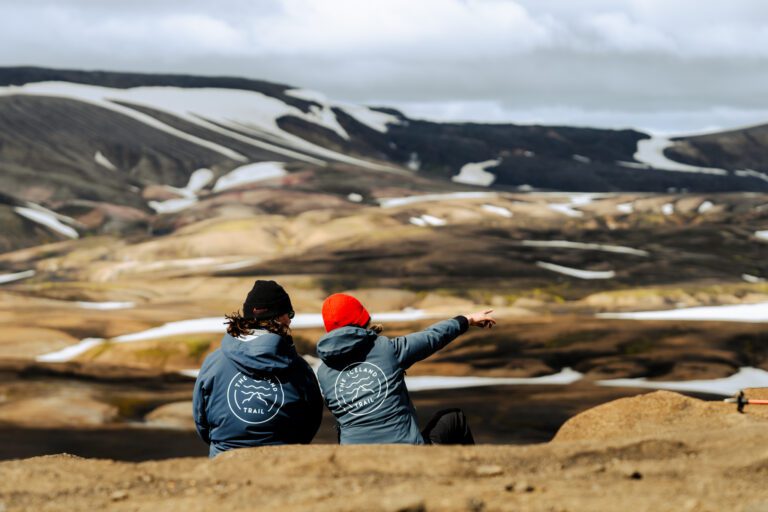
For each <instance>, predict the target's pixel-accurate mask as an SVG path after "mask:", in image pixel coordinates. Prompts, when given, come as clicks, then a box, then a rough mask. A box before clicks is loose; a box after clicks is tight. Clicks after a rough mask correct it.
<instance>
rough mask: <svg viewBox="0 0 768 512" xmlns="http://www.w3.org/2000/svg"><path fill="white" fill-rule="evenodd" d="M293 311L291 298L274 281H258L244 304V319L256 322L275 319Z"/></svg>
mask: <svg viewBox="0 0 768 512" xmlns="http://www.w3.org/2000/svg"><path fill="white" fill-rule="evenodd" d="M291 311H293V305H291V298H290V297H288V294H287V293H286V292H285V290H283V287H282V286H280V285H279V284H277V283H276V282H274V281H260V280H259V281H256V282H255V283H253V288H251V291H250V292H249V293H248V297H246V298H245V302H244V303H243V317H245V318H253V319H256V320H265V319H268V318H275V317H278V316H280V315H284V314H286V313H290V312H291Z"/></svg>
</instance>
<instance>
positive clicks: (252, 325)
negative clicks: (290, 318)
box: [224, 311, 293, 343]
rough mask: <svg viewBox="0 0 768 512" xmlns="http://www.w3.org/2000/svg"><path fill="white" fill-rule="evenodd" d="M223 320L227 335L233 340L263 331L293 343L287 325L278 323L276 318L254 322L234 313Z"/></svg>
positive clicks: (252, 319)
mask: <svg viewBox="0 0 768 512" xmlns="http://www.w3.org/2000/svg"><path fill="white" fill-rule="evenodd" d="M224 318H225V319H226V322H225V323H226V324H227V334H229V335H230V336H232V337H234V338H241V337H243V336H248V335H249V334H251V333H252V332H253V331H255V330H256V329H264V330H265V331H269V332H271V333H274V334H277V335H279V336H282V337H283V338H285V339H286V340H288V341H289V342H291V343H293V337H292V336H291V329H290V328H289V327H288V326H287V325H285V324H282V323H280V322H278V321H277V317H272V318H266V319H260V320H256V319H254V318H245V317H244V316H243V315H241V314H240V311H235V312H234V313H232V314H229V315H225V316H224Z"/></svg>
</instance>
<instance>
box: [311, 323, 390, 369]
mask: <svg viewBox="0 0 768 512" xmlns="http://www.w3.org/2000/svg"><path fill="white" fill-rule="evenodd" d="M378 336H379V335H378V334H376V333H375V332H373V331H369V330H366V329H363V328H362V327H355V326H352V325H350V326H347V327H340V328H338V329H334V330H332V331H331V332H329V333H328V334H326V335H325V336H323V337H322V338H320V341H318V342H317V355H318V356H319V357H320V359H322V360H323V362H325V363H334V362H341V361H345V360H349V359H355V358H357V357H358V356H360V355H364V354H366V353H367V352H368V350H369V349H370V348H371V347H372V346H373V341H374V340H375V339H376V338H377V337H378Z"/></svg>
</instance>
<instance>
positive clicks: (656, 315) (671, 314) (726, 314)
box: [597, 302, 768, 323]
mask: <svg viewBox="0 0 768 512" xmlns="http://www.w3.org/2000/svg"><path fill="white" fill-rule="evenodd" d="M597 316H598V318H618V319H627V320H684V321H701V322H752V323H761V322H768V302H760V303H757V304H735V305H734V304H729V305H727V306H703V307H696V308H681V309H670V310H664V311H640V312H633V313H598V315H597Z"/></svg>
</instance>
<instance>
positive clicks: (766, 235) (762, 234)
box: [755, 230, 768, 240]
mask: <svg viewBox="0 0 768 512" xmlns="http://www.w3.org/2000/svg"><path fill="white" fill-rule="evenodd" d="M755 238H757V239H758V240H768V230H766V231H755Z"/></svg>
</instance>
